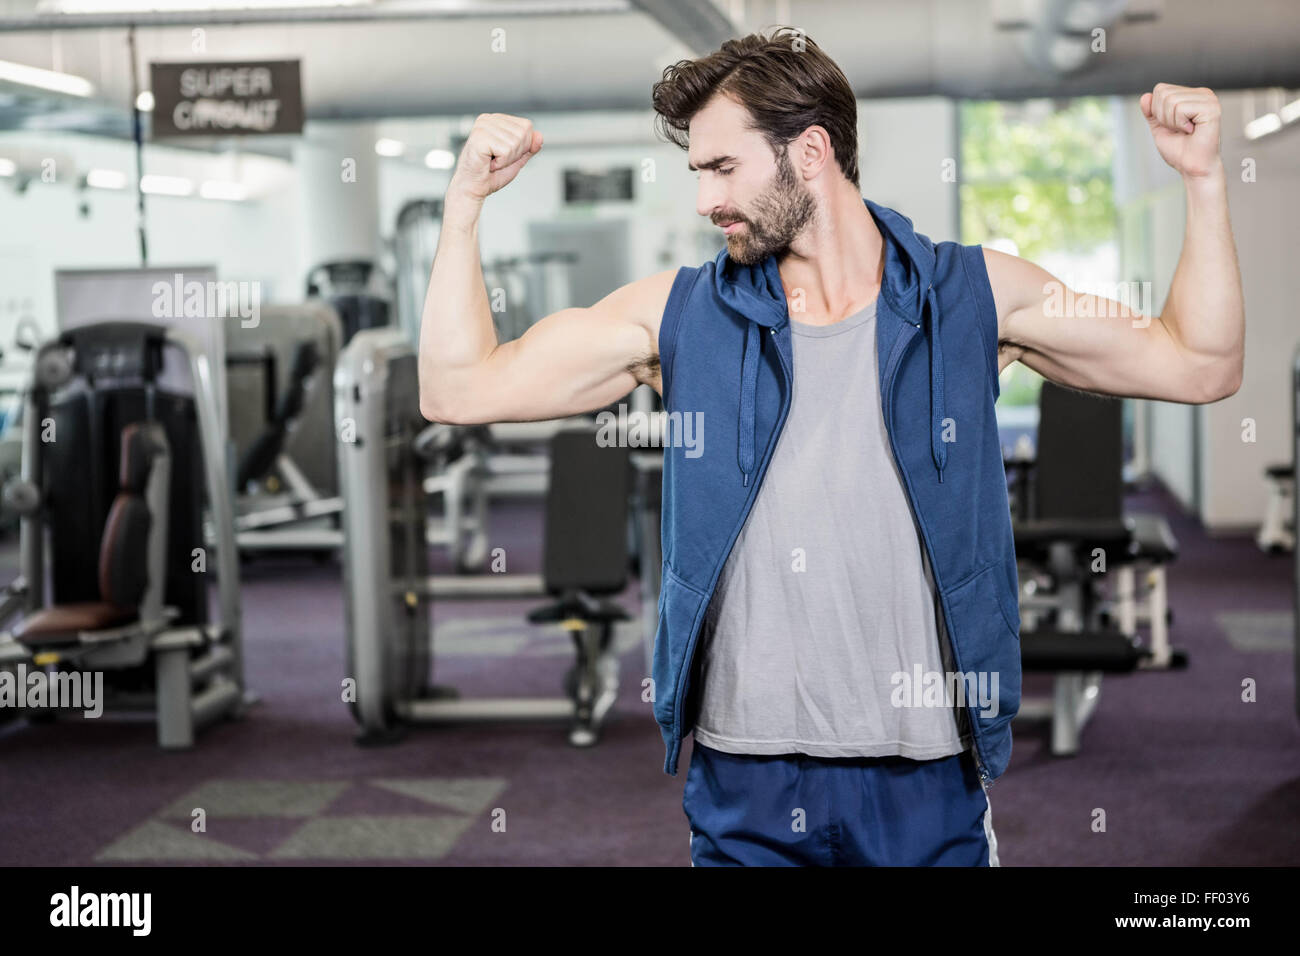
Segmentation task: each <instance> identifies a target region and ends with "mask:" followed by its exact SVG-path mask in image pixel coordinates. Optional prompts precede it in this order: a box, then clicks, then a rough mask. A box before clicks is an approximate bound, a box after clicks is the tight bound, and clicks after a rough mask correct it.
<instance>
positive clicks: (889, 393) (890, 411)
mask: <svg viewBox="0 0 1300 956" xmlns="http://www.w3.org/2000/svg"><path fill="white" fill-rule="evenodd" d="M904 321H907V320H904ZM907 324H908V325H909V326H910V327H911V331H906V330H904V332H903V333H900V334H904V335H906V336H907V338H906V339H905V340H901V341H899V342H897V343H896V344H895V345H894V348H893V350H892V351H891V352H890V355H889V360H888V362H887V363H886V365H885V385H884V391H885V403H884V413H885V426H886V428H885V430H886V431H888V432H889V448H890V450H891V451H892V452H893V455H894V464H895V465H896V466H897V467H898V473H899V474H900V475H902V476H903V484H904V486H905V487H906V489H907V498H908V504H909V505H910V506H911V508H912V515H913V517H914V518H916V526H917V527H918V528H920V529H921V541H922V543H923V544H924V545H925V551H926V554H927V556H928V557H929V559H930V567H931V568H932V569H937V568H938V567H939V565H938V562H936V561H935V560H934V549H933V548H932V547H931V546H930V537H929V535H928V534H927V533H926V530H925V524H924V523H923V522H922V521H921V520H920V518H919V517H917V509H916V496H915V494H914V493H913V491H912V482H911V479H910V478H908V475H907V471H906V469H904V468H903V462H902V459H901V458H900V457H899V454H898V445H897V444H896V443H895V441H894V376H895V374H896V373H897V370H898V366H899V364H900V363H901V362H902V361H903V357H904V356H905V355H907V351H908V349H909V348H910V347H911V345H912V343H913V342H915V341H916V330H917V329H920V327H921V325H920V323H918V322H911V321H908V322H907ZM934 575H935V591H936V596H937V597H938V599H939V609H940V611H942V613H943V625H944V631H945V632H946V633H947V635H948V646H949V648H950V649H951V650H952V656H953V661H954V663H956V665H957V669H958V671H960V672H963V673H964V672H965V669H964V668H963V667H962V663H961V660H960V658H959V657H958V651H957V642H956V641H955V640H954V639H953V636H952V628H951V627H950V626H949V624H948V621H949V615H948V608H947V604H946V603H945V600H944V595H943V589H942V588H940V587H939V586H938V571H937V570H935V571H934ZM965 707H966V715H967V719H968V720H969V722H970V732H971V740H972V742H973V744H974V746H973V747H972V749H971V752H972V755H973V756H974V758H975V769H976V770H977V771H978V772H979V777H980V780H981V782H982V783H983V784H984V787H985V788H986V789H987V788H990V787H992V786H993V783H994V781H993V780H992V779H990V777H989V772H988V770H987V769H986V768H985V766H984V761H983V759H982V758H981V755H980V731H979V720H978V718H977V717H976V716H975V710H974V708H972V707H971V705H970V702H969V701H968V702H967V703H966V704H965Z"/></svg>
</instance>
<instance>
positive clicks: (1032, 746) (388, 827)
mask: <svg viewBox="0 0 1300 956" xmlns="http://www.w3.org/2000/svg"><path fill="white" fill-rule="evenodd" d="M1129 508H1130V510H1141V511H1159V512H1161V513H1164V514H1166V515H1167V516H1168V517H1169V518H1170V521H1171V523H1172V526H1173V529H1174V533H1175V535H1176V537H1177V538H1178V540H1179V542H1180V544H1181V548H1182V553H1181V556H1180V558H1179V560H1178V561H1177V562H1176V564H1175V565H1173V567H1172V569H1171V571H1170V574H1169V599H1170V605H1171V607H1172V608H1173V609H1174V611H1175V615H1176V617H1175V621H1174V625H1173V629H1172V634H1173V640H1174V643H1175V645H1176V646H1178V647H1181V648H1184V649H1186V650H1187V651H1188V653H1189V654H1190V659H1191V664H1190V667H1189V669H1187V670H1186V671H1181V672H1165V673H1139V674H1135V675H1132V676H1125V677H1108V678H1107V679H1106V680H1105V682H1104V684H1103V686H1102V696H1101V702H1100V705H1099V707H1098V709H1097V712H1096V714H1095V715H1094V716H1093V718H1092V720H1091V722H1090V723H1089V725H1088V726H1087V728H1086V729H1085V731H1084V735H1083V747H1082V752H1081V753H1080V754H1079V755H1078V756H1076V757H1071V758H1053V757H1051V756H1050V755H1049V754H1048V753H1047V749H1046V733H1047V727H1046V725H1045V724H1041V723H1026V722H1023V721H1018V722H1017V724H1016V736H1015V751H1014V756H1013V758H1012V761H1011V767H1010V770H1009V771H1008V772H1007V773H1006V774H1005V775H1004V776H1003V777H1002V778H1001V779H1000V780H998V781H997V783H996V784H995V785H994V787H993V788H992V790H991V792H990V797H991V803H992V810H993V814H992V819H993V826H994V830H995V833H996V835H997V840H998V848H999V855H1000V857H1001V862H1002V864H1003V865H1007V866H1023V865H1060V866H1074V865H1192V864H1208V865H1233V864H1247V865H1255V864H1274V865H1277V864H1284V865H1285V864H1296V863H1300V724H1298V722H1297V718H1296V713H1295V687H1294V680H1293V662H1292V654H1291V651H1290V650H1289V649H1280V648H1276V647H1275V646H1274V647H1273V648H1272V649H1267V648H1265V649H1259V650H1237V649H1235V648H1234V645H1233V644H1232V643H1230V642H1229V640H1228V639H1227V636H1226V635H1225V633H1224V632H1223V630H1222V629H1221V628H1220V627H1219V625H1218V624H1217V623H1216V621H1215V615H1217V614H1219V613H1222V612H1225V611H1249V612H1282V613H1285V612H1288V611H1290V609H1291V606H1292V596H1291V564H1290V559H1289V558H1283V557H1269V556H1267V555H1265V554H1262V553H1261V552H1260V551H1259V550H1258V549H1256V548H1255V546H1254V543H1253V541H1252V540H1251V539H1250V538H1249V537H1245V536H1242V537H1230V538H1215V539H1210V538H1208V537H1207V536H1206V535H1205V533H1204V532H1203V530H1202V529H1201V528H1200V527H1199V525H1198V524H1197V523H1196V522H1194V521H1191V520H1188V519H1186V518H1184V517H1180V516H1179V515H1178V513H1177V509H1176V508H1175V507H1174V506H1173V504H1172V502H1171V501H1170V500H1169V499H1168V498H1167V497H1166V496H1164V495H1163V494H1162V493H1160V492H1158V491H1152V492H1148V493H1143V494H1139V495H1133V496H1130V498H1129ZM539 530H540V516H539V514H538V512H537V509H535V508H530V507H527V506H511V507H502V508H500V509H498V510H497V512H496V513H495V515H494V538H493V543H494V544H496V543H499V542H503V543H504V544H505V546H506V547H507V552H508V553H509V554H511V555H512V556H513V555H518V556H524V555H529V556H532V557H533V563H532V567H527V566H522V564H523V559H522V557H521V559H520V563H521V566H518V567H512V568H511V569H510V570H512V571H529V570H534V571H535V570H536V569H537V563H536V557H535V553H536V544H535V542H536V541H537V535H538V532H539ZM6 552H7V554H6V557H7V558H8V559H9V560H10V562H11V561H12V553H11V552H12V541H9V542H6ZM244 572H245V583H244V590H243V609H244V632H245V642H246V658H247V673H248V682H249V686H250V687H251V688H252V689H253V690H255V691H256V692H258V693H259V694H260V695H261V698H262V699H261V702H260V703H258V704H257V705H256V706H254V707H253V708H252V709H251V710H250V711H249V713H248V715H247V716H246V717H245V718H244V719H243V720H241V721H237V722H227V723H223V724H219V725H217V726H216V727H214V728H212V729H210V730H208V731H207V732H206V733H204V734H202V735H201V736H200V737H199V740H198V743H197V745H196V746H195V747H194V749H192V750H190V751H187V752H183V753H165V752H162V751H159V750H158V749H157V747H156V746H155V743H154V730H153V727H152V725H151V724H150V723H147V722H134V723H121V722H110V721H109V720H107V719H105V720H97V721H66V722H64V721H61V722H58V723H55V724H50V725H40V726H31V725H27V724H26V723H25V722H23V721H16V722H14V721H11V722H9V723H8V724H6V725H4V726H0V768H3V769H0V864H6V865H59V864H75V865H93V864H101V865H120V864H125V865H130V864H132V863H150V864H157V863H170V864H178V865H210V864H222V863H232V864H236V865H249V864H254V865H282V864H296V865H301V864H304V863H307V864H319V865H348V864H350V863H352V864H355V863H375V862H381V863H393V864H408V865H410V864H425V865H427V864H430V863H436V864H447V865H494V866H495V865H520V864H522V865H565V864H569V865H572V864H580V865H581V864H594V865H637V866H646V865H650V866H658V865H662V866H687V865H689V862H690V861H689V857H688V853H687V834H688V831H687V825H686V820H685V817H684V815H683V813H682V810H681V792H682V783H683V781H684V777H685V768H686V766H687V763H688V761H689V759H690V746H689V744H687V746H686V747H685V749H684V751H683V754H682V763H681V773H680V774H679V776H678V777H676V778H672V777H669V776H667V775H665V774H664V773H663V772H662V769H661V768H662V763H663V747H662V744H661V742H660V737H659V732H658V729H657V728H656V726H655V723H654V720H653V717H652V715H651V705H650V704H649V703H647V702H642V700H641V693H642V691H641V680H642V678H643V677H644V676H645V675H644V670H645V663H644V652H643V650H642V649H641V648H640V647H639V646H634V647H629V649H628V650H627V651H626V653H625V654H624V655H623V657H622V692H621V697H620V700H619V702H618V704H617V706H616V709H615V712H614V714H613V715H612V717H611V720H610V722H609V723H608V725H607V727H606V729H605V732H604V735H603V738H602V740H601V742H600V744H599V745H598V746H596V747H594V748H590V749H586V750H578V749H574V748H572V747H570V746H569V745H568V744H567V742H566V739H565V734H564V730H563V727H562V726H559V725H554V724H551V725H532V726H530V725H521V724H512V725H501V726H473V727H454V728H453V727H447V728H430V729H422V730H415V731H412V732H411V734H410V735H409V736H408V737H407V738H406V739H405V740H404V741H402V742H400V743H397V744H395V745H392V746H386V747H377V748H363V747H359V746H357V745H356V743H354V739H353V738H354V734H355V725H354V724H353V722H352V719H351V717H350V715H349V713H348V710H347V708H346V707H345V705H344V704H343V703H341V701H340V682H341V680H342V679H343V677H344V672H345V663H344V647H343V627H342V621H341V618H342V613H343V601H342V595H341V593H340V587H341V575H340V570H339V568H338V566H337V565H316V564H313V563H312V562H310V561H305V560H299V559H288V558H286V559H259V560H257V561H254V562H253V563H251V564H249V565H247V566H246V567H245V569H244ZM7 576H8V575H6V577H7ZM536 603H538V602H529V601H508V602H497V603H494V604H492V605H488V604H485V603H479V604H445V605H440V606H439V607H438V608H437V609H436V612H435V618H434V620H435V623H444V622H449V621H456V620H462V623H463V619H464V618H465V617H466V616H469V617H471V618H472V617H483V618H489V617H490V618H493V619H498V618H511V617H517V618H518V619H520V620H522V618H523V615H524V614H525V612H526V611H527V610H528V609H530V608H531V607H533V606H535V604H536ZM624 603H625V605H626V606H627V607H628V608H629V610H633V611H635V610H636V608H637V600H636V596H635V588H630V589H629V591H628V592H627V594H626V595H625V598H624ZM518 633H523V634H524V636H523V637H518ZM518 633H517V634H516V637H517V638H518V640H517V641H516V645H515V647H516V650H515V652H511V653H507V654H502V653H500V652H498V653H495V654H491V655H473V654H464V653H460V654H454V655H450V656H448V657H444V658H443V659H440V660H439V661H438V663H437V665H436V672H435V679H436V681H437V682H438V683H440V684H444V683H445V684H451V685H454V686H456V687H458V688H459V689H460V690H461V692H462V694H463V695H465V696H473V695H491V696H502V695H527V694H536V695H546V696H551V695H555V694H557V693H559V688H560V683H561V681H562V679H563V675H564V671H565V669H566V667H567V665H568V662H569V660H570V655H569V654H567V653H565V652H563V647H562V646H561V647H558V648H557V647H556V645H554V643H553V642H554V641H555V638H554V637H551V638H547V639H546V640H545V641H544V640H542V639H538V640H537V641H533V640H532V639H531V638H528V637H527V635H526V633H525V632H518ZM561 639H562V638H561ZM547 642H552V643H550V644H549V648H550V649H549V650H548V649H547V647H546V646H543V645H546V644H547ZM557 651H558V652H557ZM1247 678H1250V679H1252V680H1253V681H1254V682H1255V685H1256V698H1257V700H1256V702H1253V703H1245V702H1243V701H1242V684H1243V681H1244V680H1246V679H1247ZM1047 686H1048V685H1047V683H1046V682H1045V681H1044V680H1042V679H1040V678H1031V679H1027V680H1026V684H1025V692H1026V694H1031V693H1041V692H1043V691H1045V690H1046V689H1047ZM196 809H201V810H202V811H203V812H202V816H203V817H204V818H205V827H204V829H203V832H201V833H196V832H194V827H193V820H194V819H195V818H196V814H195V812H194V811H195V810H196ZM1099 811H1100V812H1099ZM1103 818H1104V831H1101V830H1100V827H1099V825H1098V823H1097V822H1096V821H1098V820H1101V819H1103Z"/></svg>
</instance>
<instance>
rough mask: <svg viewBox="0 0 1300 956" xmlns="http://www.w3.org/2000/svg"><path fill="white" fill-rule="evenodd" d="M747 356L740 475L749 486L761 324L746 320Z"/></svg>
mask: <svg viewBox="0 0 1300 956" xmlns="http://www.w3.org/2000/svg"><path fill="white" fill-rule="evenodd" d="M745 324H746V326H747V327H748V328H747V330H746V332H745V358H744V361H743V363H742V364H741V369H740V451H739V452H738V453H737V456H736V458H737V460H738V461H739V462H740V475H741V478H742V479H743V481H744V483H745V487H746V488H748V487H749V476H750V474H752V473H753V471H754V393H755V391H757V388H758V352H759V334H760V332H759V325H758V323H757V322H746V323H745Z"/></svg>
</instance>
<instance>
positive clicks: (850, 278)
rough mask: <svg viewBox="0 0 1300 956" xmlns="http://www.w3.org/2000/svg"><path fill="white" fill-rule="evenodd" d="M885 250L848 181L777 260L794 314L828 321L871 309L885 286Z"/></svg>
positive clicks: (802, 318) (807, 319) (799, 318)
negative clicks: (883, 278)
mask: <svg viewBox="0 0 1300 956" xmlns="http://www.w3.org/2000/svg"><path fill="white" fill-rule="evenodd" d="M884 249H885V247H884V239H883V237H882V236H881V235H880V230H879V229H878V228H877V227H876V221H875V219H873V218H872V216H871V211H870V210H869V209H867V206H866V203H864V202H863V201H862V196H861V195H859V193H858V189H857V187H856V186H854V185H853V184H852V183H850V182H847V181H845V183H844V184H843V187H842V188H839V187H837V188H836V190H835V193H834V195H833V196H832V197H831V198H830V199H829V201H827V202H824V203H822V204H820V205H819V206H818V210H817V215H816V217H815V219H814V221H813V222H812V223H811V224H810V225H809V227H808V229H807V230H805V232H804V234H803V235H801V236H800V237H799V239H798V240H797V241H796V242H795V243H794V244H793V245H791V247H790V250H789V251H788V252H787V253H786V254H785V255H784V256H783V257H782V258H781V260H780V262H779V263H778V268H779V269H780V272H781V283H782V285H784V286H785V294H786V299H787V300H788V302H789V307H790V310H791V314H792V316H793V317H794V318H795V319H796V320H797V321H799V322H804V323H807V324H809V325H829V324H830V323H832V322H838V321H840V320H841V319H845V318H848V317H849V316H851V315H854V314H855V313H857V312H859V311H861V310H862V309H864V308H866V307H867V306H868V305H870V304H871V302H873V301H874V300H875V298H876V295H877V293H878V292H879V291H880V281H881V276H882V274H883V271H884ZM797 313H798V314H797Z"/></svg>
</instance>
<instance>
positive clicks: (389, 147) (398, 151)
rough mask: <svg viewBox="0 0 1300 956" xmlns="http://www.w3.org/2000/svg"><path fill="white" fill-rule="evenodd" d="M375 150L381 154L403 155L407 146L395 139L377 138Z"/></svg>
mask: <svg viewBox="0 0 1300 956" xmlns="http://www.w3.org/2000/svg"><path fill="white" fill-rule="evenodd" d="M375 152H376V153H378V154H379V155H380V156H401V155H402V153H404V152H406V147H405V146H403V145H402V144H401V143H399V142H398V141H397V140H395V139H377V140H375Z"/></svg>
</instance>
